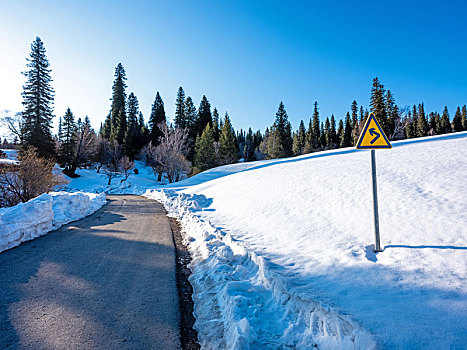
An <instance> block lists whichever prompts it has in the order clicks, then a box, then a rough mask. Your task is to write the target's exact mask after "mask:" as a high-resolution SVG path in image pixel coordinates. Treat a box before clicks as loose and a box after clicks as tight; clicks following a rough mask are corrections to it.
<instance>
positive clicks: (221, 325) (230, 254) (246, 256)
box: [145, 190, 376, 349]
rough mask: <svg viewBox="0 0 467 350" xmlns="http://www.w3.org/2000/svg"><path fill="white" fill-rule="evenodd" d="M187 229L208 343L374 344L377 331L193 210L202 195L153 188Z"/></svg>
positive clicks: (202, 334)
mask: <svg viewBox="0 0 467 350" xmlns="http://www.w3.org/2000/svg"><path fill="white" fill-rule="evenodd" d="M145 196H147V197H148V198H152V199H155V200H158V201H160V202H161V203H163V204H164V206H165V207H166V209H167V210H168V212H169V215H171V216H174V217H177V218H178V219H179V221H180V223H181V224H182V227H183V229H184V240H185V242H184V243H185V244H187V245H188V247H189V249H190V252H191V254H192V259H193V260H192V262H191V265H190V268H191V269H192V271H193V273H192V275H191V276H190V283H191V284H192V285H193V289H194V295H193V298H194V302H195V310H194V313H195V315H196V323H195V327H196V329H197V330H198V333H199V340H200V342H201V346H202V348H203V349H279V348H294V349H315V348H316V346H317V347H318V348H319V349H337V348H346V349H374V348H376V343H375V341H374V339H373V336H372V335H371V334H370V333H369V332H367V331H365V330H364V329H362V327H361V326H360V325H359V324H358V323H357V322H355V321H354V320H352V319H351V318H349V317H346V316H345V315H342V314H339V313H338V312H336V311H335V310H333V309H332V308H329V307H327V306H324V305H322V304H321V303H319V302H317V301H316V300H313V299H312V298H306V297H304V296H303V295H300V294H299V293H296V292H294V291H293V290H290V289H289V288H288V286H287V285H286V284H285V283H284V282H285V280H284V277H286V275H284V271H281V270H282V268H281V267H280V266H278V265H275V264H274V263H272V262H271V261H269V260H268V259H265V258H264V257H262V256H259V255H258V254H256V253H255V252H253V251H249V250H247V249H245V248H244V247H243V246H242V245H241V244H238V243H237V242H236V241H235V239H233V238H232V236H231V235H230V234H228V233H226V232H225V231H222V230H221V229H218V228H215V227H214V226H212V225H211V224H210V223H209V222H208V221H204V220H202V219H200V218H199V217H198V216H197V215H194V214H193V213H192V211H191V210H195V211H196V210H200V209H202V208H203V207H205V206H206V205H209V201H207V200H206V199H205V198H203V196H197V195H185V194H176V193H175V192H174V191H170V190H149V191H147V192H146V194H145Z"/></svg>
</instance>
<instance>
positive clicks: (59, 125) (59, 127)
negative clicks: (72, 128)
mask: <svg viewBox="0 0 467 350" xmlns="http://www.w3.org/2000/svg"><path fill="white" fill-rule="evenodd" d="M101 127H102V125H101ZM61 135H62V117H60V119H59V120H58V142H59V143H61V142H62V140H61Z"/></svg>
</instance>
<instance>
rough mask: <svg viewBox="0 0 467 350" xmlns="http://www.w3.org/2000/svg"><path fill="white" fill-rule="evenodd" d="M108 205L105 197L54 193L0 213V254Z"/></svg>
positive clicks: (89, 194) (77, 193)
mask: <svg viewBox="0 0 467 350" xmlns="http://www.w3.org/2000/svg"><path fill="white" fill-rule="evenodd" d="M105 203H106V197H105V193H102V194H94V193H83V192H76V193H67V192H51V193H49V194H46V193H45V194H42V195H40V196H39V197H36V198H34V199H32V200H30V201H29V202H26V203H20V204H18V205H16V206H14V207H10V208H2V209H0V227H1V231H0V252H2V251H4V250H7V249H10V248H13V247H16V246H18V245H19V244H21V243H22V242H25V241H29V240H31V239H34V238H36V237H39V236H42V235H44V234H46V233H47V232H49V231H52V230H56V229H58V228H59V227H61V226H63V225H65V224H67V223H69V222H72V221H76V220H79V219H81V218H83V217H85V216H88V215H91V214H92V213H94V212H95V211H96V210H98V209H99V208H101V207H102V206H103V205H104V204H105Z"/></svg>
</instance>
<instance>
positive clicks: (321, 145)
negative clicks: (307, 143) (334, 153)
mask: <svg viewBox="0 0 467 350" xmlns="http://www.w3.org/2000/svg"><path fill="white" fill-rule="evenodd" d="M319 148H320V149H324V148H326V134H325V132H324V124H323V122H321V127H320V130H319Z"/></svg>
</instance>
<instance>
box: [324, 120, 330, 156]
mask: <svg viewBox="0 0 467 350" xmlns="http://www.w3.org/2000/svg"><path fill="white" fill-rule="evenodd" d="M324 138H325V147H326V148H328V149H329V148H331V144H332V141H331V122H330V121H329V117H326V121H325V122H324Z"/></svg>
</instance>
